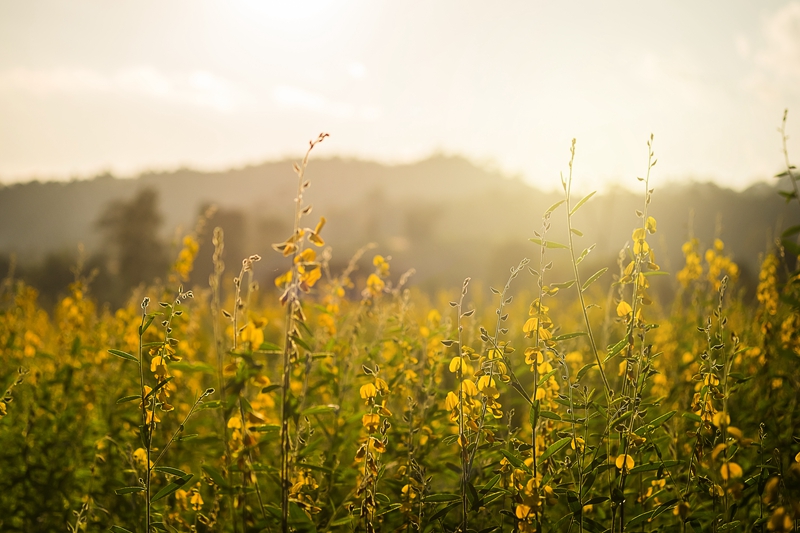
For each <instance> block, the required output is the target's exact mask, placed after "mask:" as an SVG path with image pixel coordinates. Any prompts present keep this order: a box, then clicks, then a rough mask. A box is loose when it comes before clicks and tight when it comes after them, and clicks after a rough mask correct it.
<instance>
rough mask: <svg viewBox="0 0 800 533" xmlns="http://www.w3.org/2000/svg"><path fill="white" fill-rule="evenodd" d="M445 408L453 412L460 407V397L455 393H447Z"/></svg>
mask: <svg viewBox="0 0 800 533" xmlns="http://www.w3.org/2000/svg"><path fill="white" fill-rule="evenodd" d="M444 406H445V408H446V409H447V410H448V411H452V410H453V409H455V408H456V407H458V396H456V393H454V392H453V391H450V392H448V393H447V398H445V400H444Z"/></svg>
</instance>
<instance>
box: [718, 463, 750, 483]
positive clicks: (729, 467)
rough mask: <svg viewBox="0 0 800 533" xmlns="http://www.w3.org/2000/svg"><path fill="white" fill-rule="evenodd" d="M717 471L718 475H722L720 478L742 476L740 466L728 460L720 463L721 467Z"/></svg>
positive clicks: (727, 478) (726, 478)
mask: <svg viewBox="0 0 800 533" xmlns="http://www.w3.org/2000/svg"><path fill="white" fill-rule="evenodd" d="M719 473H720V475H722V479H724V480H725V481H727V480H729V479H736V478H739V477H742V474H743V473H744V472H743V471H742V467H741V466H739V465H738V464H736V463H731V462H728V463H725V464H724V465H722V468H720V470H719Z"/></svg>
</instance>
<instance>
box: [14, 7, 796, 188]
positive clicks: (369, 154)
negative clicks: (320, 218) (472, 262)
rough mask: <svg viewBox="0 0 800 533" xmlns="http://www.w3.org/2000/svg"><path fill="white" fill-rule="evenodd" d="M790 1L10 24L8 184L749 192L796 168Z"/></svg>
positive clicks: (203, 14)
mask: <svg viewBox="0 0 800 533" xmlns="http://www.w3.org/2000/svg"><path fill="white" fill-rule="evenodd" d="M799 86H800V2H782V1H781V2H779V1H762V2H745V1H725V2H723V1H714V2H703V3H694V2H691V3H690V2H668V3H659V4H652V3H647V4H643V3H640V2H631V1H612V2H602V3H599V2H577V3H554V2H508V3H503V4H487V3H483V2H475V1H471V2H455V1H447V2H435V3H433V2H402V3H390V2H366V1H362V2H359V1H343V2H332V1H311V2H302V3H299V2H295V3H291V2H258V1H254V0H253V1H246V0H238V1H234V2H225V3H221V2H210V1H178V2H169V3H164V2H153V1H142V2H113V3H111V2H101V1H98V0H93V1H74V2H68V3H67V2H55V1H36V2H3V3H2V4H0V182H2V183H10V182H15V181H25V180H29V179H33V178H38V179H68V178H72V177H90V176H92V175H95V174H98V173H100V172H104V171H111V172H113V173H116V174H121V175H125V176H132V175H134V174H136V173H138V172H141V171H144V170H148V169H159V170H161V169H174V168H179V167H191V168H198V169H225V168H228V167H232V166H242V165H246V164H254V163H259V162H262V161H265V160H275V159H279V158H282V157H285V156H289V155H291V156H294V155H296V154H298V153H299V152H300V148H301V147H302V146H304V144H305V143H306V142H307V140H309V139H311V138H313V137H315V136H316V134H317V133H319V132H321V131H326V132H329V133H330V134H331V138H330V142H326V145H325V146H324V147H323V148H322V149H321V150H320V151H319V154H317V157H332V156H343V157H357V158H363V159H370V160H377V161H381V162H386V163H393V162H410V161H415V160H418V159H422V158H425V157H428V156H429V155H431V154H433V153H437V152H443V153H446V154H458V155H463V156H465V157H467V158H469V159H471V160H473V161H476V162H478V163H480V164H484V165H489V166H491V167H493V168H499V169H501V170H502V171H503V172H505V173H507V174H508V175H516V176H520V177H522V178H523V179H524V180H525V181H527V182H529V183H531V184H534V185H538V186H541V187H543V188H546V189H552V188H554V187H556V186H557V184H558V175H559V172H561V171H566V169H567V162H568V159H569V144H570V140H571V139H572V138H573V137H575V138H577V140H578V156H577V163H576V171H577V176H578V179H579V181H580V182H581V184H582V185H581V186H582V187H583V188H588V187H593V188H608V187H609V186H615V185H617V184H623V185H625V186H627V185H630V184H632V183H633V182H634V181H635V177H636V176H637V175H640V174H641V173H642V172H644V170H645V166H646V158H647V152H646V145H645V142H646V140H647V138H648V137H649V135H650V133H654V134H655V139H656V141H655V142H656V144H655V150H656V154H657V156H658V158H659V163H658V167H657V168H658V173H659V180H661V183H664V182H673V181H682V180H687V179H695V180H714V181H716V182H717V183H719V184H723V185H726V186H730V187H734V188H743V187H745V186H747V185H748V184H750V183H753V182H755V181H758V180H766V179H768V178H770V177H771V176H772V175H774V174H775V173H776V172H779V171H781V165H782V162H783V157H782V154H781V147H780V138H779V136H778V134H777V132H776V128H777V126H779V124H780V119H781V116H782V113H783V110H784V109H785V108H789V110H790V112H789V122H788V130H789V133H790V134H792V133H794V137H793V138H792V139H791V140H790V141H789V149H790V152H793V153H795V154H797V153H800V105H798V104H800V91H798V89H797V87H799Z"/></svg>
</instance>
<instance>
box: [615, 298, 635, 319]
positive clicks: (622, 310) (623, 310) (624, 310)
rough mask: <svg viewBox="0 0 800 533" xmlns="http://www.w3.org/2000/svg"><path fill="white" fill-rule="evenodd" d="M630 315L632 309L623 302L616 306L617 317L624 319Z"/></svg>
mask: <svg viewBox="0 0 800 533" xmlns="http://www.w3.org/2000/svg"><path fill="white" fill-rule="evenodd" d="M631 313H633V309H632V308H631V305H630V304H629V303H628V302H626V301H625V300H623V301H621V302H620V303H619V304H618V305H617V316H620V317H626V316H630V314H631Z"/></svg>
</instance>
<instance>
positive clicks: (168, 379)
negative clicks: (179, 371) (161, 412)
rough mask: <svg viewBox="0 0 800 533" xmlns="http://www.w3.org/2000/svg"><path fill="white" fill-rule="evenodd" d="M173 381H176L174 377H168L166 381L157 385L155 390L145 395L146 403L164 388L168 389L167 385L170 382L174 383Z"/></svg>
mask: <svg viewBox="0 0 800 533" xmlns="http://www.w3.org/2000/svg"><path fill="white" fill-rule="evenodd" d="M173 379H174V376H170V377H168V378H167V379H165V380H164V381H162V382H160V383H159V384H158V385H156V386H155V387H154V388H153V390H151V391H150V392H148V393H147V394H146V395H145V397H144V401H147V399H148V398H150V396H153V395H155V394H156V393H157V392H158V391H160V390H161V389H163V388H164V387H166V386H167V383H169V382H170V381H172V380H173Z"/></svg>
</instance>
